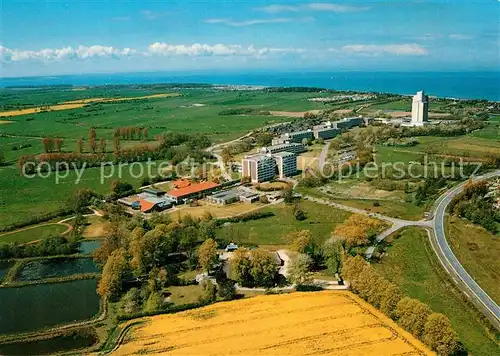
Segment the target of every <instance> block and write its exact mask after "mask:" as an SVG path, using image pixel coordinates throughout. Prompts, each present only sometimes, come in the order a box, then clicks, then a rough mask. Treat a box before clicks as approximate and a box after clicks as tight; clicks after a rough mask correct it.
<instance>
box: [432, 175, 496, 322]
mask: <svg viewBox="0 0 500 356" xmlns="http://www.w3.org/2000/svg"><path fill="white" fill-rule="evenodd" d="M495 176H500V170H498V171H495V172H491V173H488V174H486V175H484V176H480V177H477V178H475V179H474V180H481V179H487V178H492V177H495ZM466 183H467V182H464V183H462V184H460V185H458V186H457V187H455V188H453V189H450V190H449V191H447V192H446V193H445V194H443V195H442V196H441V197H439V199H438V200H437V201H436V204H435V208H434V219H433V220H432V227H433V230H434V231H433V232H432V233H431V242H432V246H433V248H434V250H435V252H436V254H437V256H438V258H439V260H440V261H441V264H442V265H443V267H444V268H445V270H446V271H447V272H448V273H449V274H450V275H451V277H452V278H453V280H454V281H455V283H457V284H458V285H459V287H460V288H461V289H462V291H463V292H464V293H466V294H467V295H468V296H469V297H470V298H471V300H472V301H473V303H474V304H475V305H476V306H477V307H478V308H479V309H480V310H481V311H482V312H483V314H484V315H485V316H487V317H488V319H489V320H490V321H491V322H492V323H493V325H494V326H495V327H496V328H497V329H498V330H500V307H499V306H498V304H497V303H496V302H495V301H494V300H493V299H491V298H490V296H489V295H488V294H487V293H486V292H485V291H484V290H483V289H482V288H481V287H480V286H479V284H477V283H476V281H474V279H472V277H471V276H470V275H469V274H468V273H467V271H466V270H465V268H464V267H463V266H462V265H461V264H460V262H459V261H458V259H457V258H456V256H455V254H454V253H453V251H452V250H451V248H450V245H449V244H448V241H447V240H446V235H445V225H444V218H445V214H446V208H447V207H448V204H449V203H450V202H451V200H452V199H453V197H455V196H456V195H457V194H459V193H460V192H461V191H462V189H463V188H464V186H465V184H466Z"/></svg>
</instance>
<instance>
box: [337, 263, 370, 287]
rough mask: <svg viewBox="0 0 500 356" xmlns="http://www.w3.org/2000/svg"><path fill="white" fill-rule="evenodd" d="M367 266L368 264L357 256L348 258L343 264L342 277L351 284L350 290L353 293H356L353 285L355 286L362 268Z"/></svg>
mask: <svg viewBox="0 0 500 356" xmlns="http://www.w3.org/2000/svg"><path fill="white" fill-rule="evenodd" d="M367 264H368V263H367V262H366V261H365V260H364V259H363V258H362V257H361V256H359V255H358V256H355V257H348V258H347V259H346V260H345V262H344V266H343V268H342V277H343V278H344V279H346V280H348V281H349V282H351V288H352V289H353V290H354V291H356V290H355V288H354V285H355V284H356V281H357V279H358V277H359V275H360V274H361V272H362V271H363V268H364V267H365V266H366V265H367Z"/></svg>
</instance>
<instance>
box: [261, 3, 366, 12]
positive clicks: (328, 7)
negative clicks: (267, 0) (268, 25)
mask: <svg viewBox="0 0 500 356" xmlns="http://www.w3.org/2000/svg"><path fill="white" fill-rule="evenodd" d="M368 9H369V8H368V7H365V6H352V5H340V4H332V3H325V2H313V3H310V4H304V5H295V6H294V5H269V6H262V7H256V8H255V10H259V11H264V12H267V13H269V14H278V13H281V12H299V11H304V10H312V11H328V12H356V11H365V10H368Z"/></svg>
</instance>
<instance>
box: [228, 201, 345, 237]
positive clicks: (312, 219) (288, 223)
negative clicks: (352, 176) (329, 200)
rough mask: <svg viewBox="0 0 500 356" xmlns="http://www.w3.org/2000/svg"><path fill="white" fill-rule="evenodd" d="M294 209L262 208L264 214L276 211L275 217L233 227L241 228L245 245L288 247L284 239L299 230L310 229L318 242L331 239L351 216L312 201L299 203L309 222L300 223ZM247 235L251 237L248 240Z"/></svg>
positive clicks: (282, 206)
mask: <svg viewBox="0 0 500 356" xmlns="http://www.w3.org/2000/svg"><path fill="white" fill-rule="evenodd" d="M293 209H294V208H293V206H286V205H283V204H279V205H275V206H269V207H266V208H263V209H261V210H260V211H262V212H273V213H274V214H275V216H272V217H269V218H263V219H259V220H251V221H247V222H243V223H236V224H232V225H234V227H235V228H236V229H241V231H242V232H241V233H242V234H244V235H243V236H245V239H244V240H243V241H242V242H243V243H245V244H255V245H285V244H287V241H286V240H284V239H283V237H284V236H286V235H287V234H288V233H290V232H293V231H300V230H310V231H311V234H312V236H313V238H314V239H315V241H316V242H318V243H322V242H324V241H325V240H327V239H328V238H330V236H331V234H332V231H333V230H334V228H335V226H336V225H338V224H340V223H342V222H344V221H345V220H346V219H347V218H348V217H349V216H350V215H351V214H350V213H349V212H346V211H342V210H338V209H334V208H331V207H328V206H325V205H321V204H316V203H313V202H309V201H302V202H300V203H299V209H301V210H302V211H304V213H305V214H306V216H307V219H306V220H303V221H298V220H296V219H295V216H294V214H293ZM247 236H248V237H247Z"/></svg>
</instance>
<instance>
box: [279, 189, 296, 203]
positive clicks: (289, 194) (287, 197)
mask: <svg viewBox="0 0 500 356" xmlns="http://www.w3.org/2000/svg"><path fill="white" fill-rule="evenodd" d="M281 198H282V199H283V201H284V202H285V204H291V203H293V201H294V197H293V188H292V187H287V188H285V189H283V191H282V192H281Z"/></svg>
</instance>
